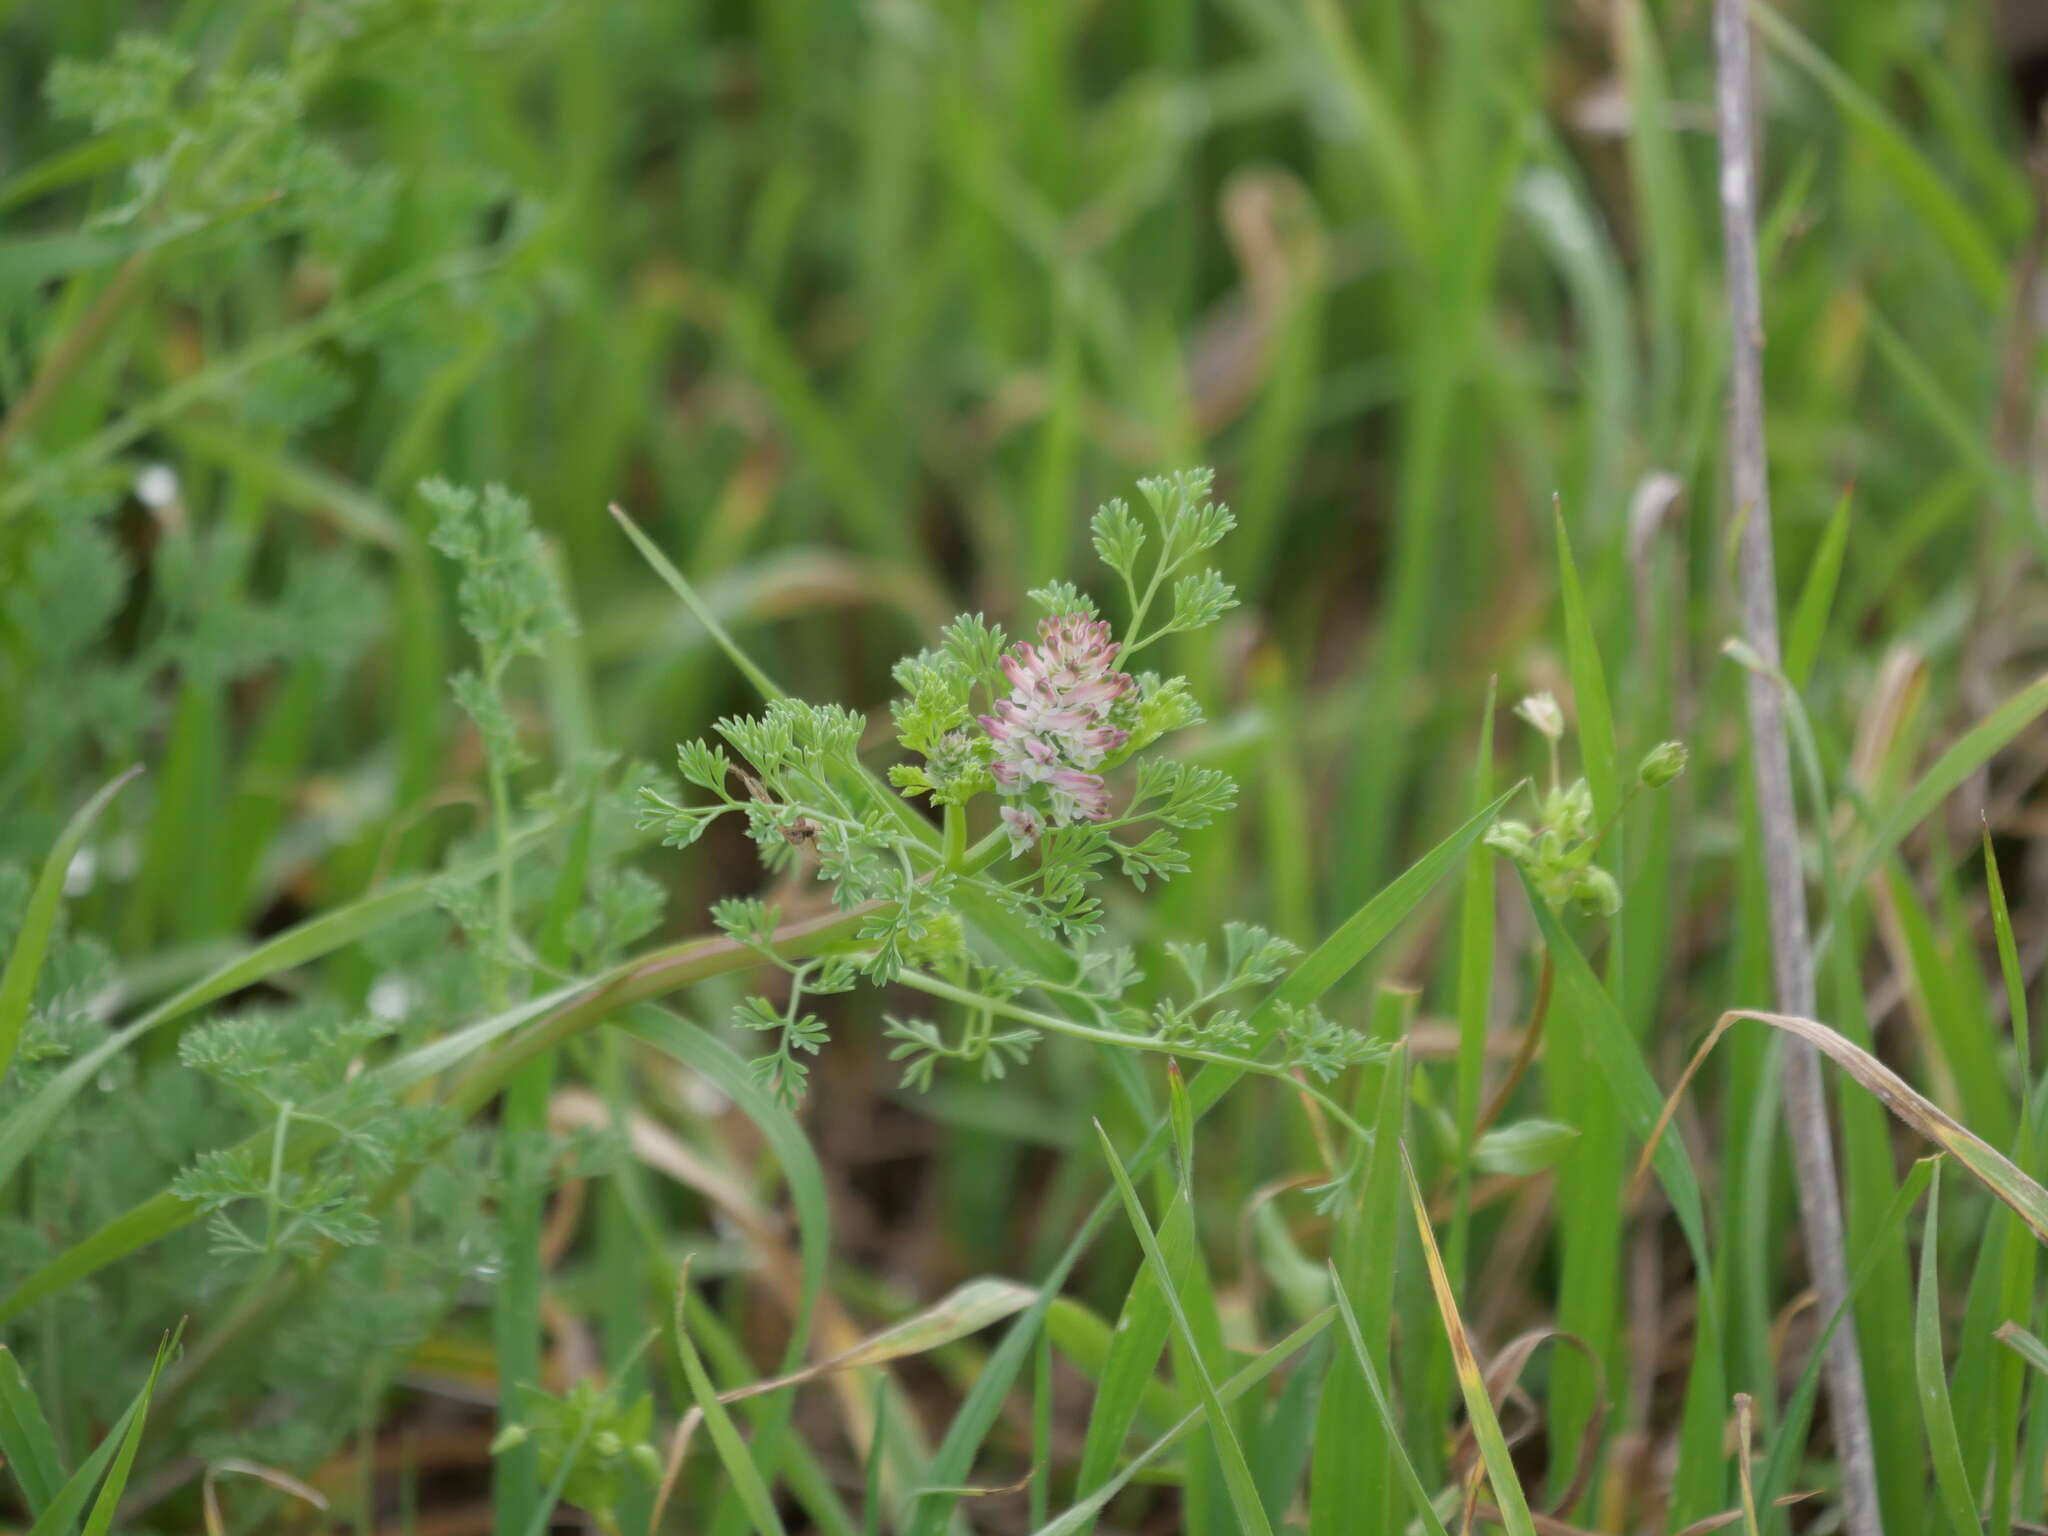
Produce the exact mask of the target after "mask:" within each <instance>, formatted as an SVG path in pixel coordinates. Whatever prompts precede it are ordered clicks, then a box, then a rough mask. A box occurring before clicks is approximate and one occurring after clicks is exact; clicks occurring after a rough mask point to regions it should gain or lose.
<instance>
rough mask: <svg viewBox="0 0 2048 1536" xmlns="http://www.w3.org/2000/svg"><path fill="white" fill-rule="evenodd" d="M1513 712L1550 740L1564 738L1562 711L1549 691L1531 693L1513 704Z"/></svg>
mask: <svg viewBox="0 0 2048 1536" xmlns="http://www.w3.org/2000/svg"><path fill="white" fill-rule="evenodd" d="M1515 713H1516V714H1517V715H1519V716H1520V717H1521V718H1522V719H1523V720H1524V721H1526V722H1527V723H1528V724H1530V725H1531V726H1533V727H1535V728H1536V730H1537V731H1538V732H1540V733H1541V734H1543V735H1545V736H1547V737H1549V738H1550V739H1551V740H1552V741H1561V740H1563V739H1564V711H1563V710H1562V709H1560V708H1559V707H1558V703H1557V698H1556V696H1555V695H1554V694H1550V693H1532V694H1530V695H1529V697H1527V698H1526V699H1524V700H1522V702H1521V703H1519V704H1517V705H1516V706H1515Z"/></svg>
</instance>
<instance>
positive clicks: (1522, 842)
mask: <svg viewBox="0 0 2048 1536" xmlns="http://www.w3.org/2000/svg"><path fill="white" fill-rule="evenodd" d="M1535 835H1536V834H1535V833H1533V832H1531V831H1530V830H1529V827H1528V824H1527V823H1526V822H1520V821H1497V822H1495V823H1494V824H1493V825H1492V826H1490V827H1488V828H1487V829H1486V846H1487V847H1489V848H1491V849H1492V850H1493V851H1494V852H1495V853H1504V854H1506V855H1507V856H1508V857H1509V858H1511V859H1516V860H1521V859H1526V858H1528V857H1529V853H1530V849H1531V847H1532V845H1533V843H1534V839H1535Z"/></svg>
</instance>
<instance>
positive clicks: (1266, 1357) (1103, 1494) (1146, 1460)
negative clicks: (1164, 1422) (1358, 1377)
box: [1032, 1307, 1337, 1536]
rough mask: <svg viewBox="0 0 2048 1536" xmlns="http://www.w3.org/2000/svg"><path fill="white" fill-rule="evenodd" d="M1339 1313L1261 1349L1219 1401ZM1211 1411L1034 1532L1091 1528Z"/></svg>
mask: <svg viewBox="0 0 2048 1536" xmlns="http://www.w3.org/2000/svg"><path fill="white" fill-rule="evenodd" d="M1336 1315H1337V1309H1336V1308H1335V1307H1325V1308H1323V1310H1322V1311H1320V1312H1318V1313H1316V1315H1315V1316H1313V1317H1311V1318H1309V1319H1308V1320H1307V1321H1306V1322H1304V1323H1303V1324H1302V1325H1301V1326H1300V1327H1299V1328H1296V1329H1295V1330H1294V1331H1293V1332H1292V1333H1290V1334H1288V1335H1287V1337H1286V1338H1284V1339H1282V1340H1281V1341H1280V1342H1279V1343H1277V1344H1275V1345H1274V1346H1273V1347H1272V1348H1271V1349H1268V1350H1266V1351H1264V1352H1263V1353H1261V1354H1260V1355H1259V1356H1258V1358H1256V1359H1255V1360H1253V1361H1252V1362H1251V1363H1250V1364H1249V1365H1246V1366H1245V1367H1244V1368H1243V1369H1242V1370H1240V1371H1238V1372H1236V1373H1235V1374H1234V1375H1232V1376H1231V1377H1230V1379H1229V1380H1227V1381H1225V1382H1223V1383H1221V1384H1220V1385H1218V1387H1217V1388H1216V1397H1217V1399H1218V1401H1220V1402H1221V1403H1222V1404H1223V1405H1224V1406H1225V1407H1226V1408H1227V1407H1229V1406H1230V1405H1231V1404H1232V1403H1234V1402H1236V1401H1237V1400H1238V1399H1239V1398H1241V1397H1243V1396H1244V1395H1245V1393H1247V1392H1249V1391H1250V1390H1251V1389H1252V1388H1253V1387H1255V1386H1257V1385H1258V1384H1259V1383H1260V1382H1262V1381H1264V1380H1265V1379H1266V1378H1267V1377H1268V1376H1270V1375H1272V1374H1273V1372H1274V1371H1276V1370H1278V1369H1279V1368H1280V1367H1281V1366H1282V1365H1284V1364H1285V1363H1286V1362H1287V1361H1288V1360H1290V1359H1292V1358H1293V1357H1294V1356H1295V1355H1296V1354H1298V1353H1300V1352H1301V1351H1302V1350H1303V1349H1305V1348H1307V1347H1308V1346H1309V1345H1310V1344H1311V1343H1313V1342H1314V1341H1315V1340H1316V1338H1317V1337H1318V1336H1320V1335H1321V1334H1322V1332H1323V1330H1324V1329H1326V1328H1328V1327H1329V1326H1330V1323H1331V1321H1332V1319H1334V1318H1335V1317H1336ZM1208 1414H1209V1409H1208V1406H1207V1405H1206V1404H1203V1405H1201V1406H1198V1407H1196V1408H1193V1409H1190V1410H1189V1411H1188V1412H1187V1413H1185V1414H1183V1415H1182V1416H1181V1417H1180V1419H1179V1420H1178V1421H1177V1422H1176V1423H1175V1424H1174V1426H1173V1427H1172V1428H1171V1429H1169V1430H1167V1432H1166V1433H1165V1434H1163V1435H1161V1436H1160V1437H1159V1438H1158V1439H1157V1440H1155V1441H1153V1442H1152V1444H1150V1445H1148V1446H1147V1447H1146V1448H1145V1449H1144V1450H1142V1451H1140V1452H1139V1453H1138V1454H1137V1455H1136V1456H1134V1457H1132V1458H1131V1460H1130V1462H1129V1463H1128V1464H1127V1465H1126V1466H1125V1467H1124V1469H1123V1470H1122V1471H1121V1472H1119V1473H1117V1475H1116V1476H1115V1477H1113V1478H1111V1479H1110V1480H1109V1482H1107V1483H1105V1484H1104V1485H1103V1486H1102V1487H1100V1488H1098V1489H1096V1490H1095V1491H1094V1492H1093V1493H1091V1494H1089V1495H1088V1496H1087V1497H1086V1498H1084V1499H1082V1500H1081V1501H1080V1502H1079V1503H1078V1504H1075V1505H1074V1506H1073V1507H1072V1508H1070V1509H1067V1510H1065V1511H1063V1512H1062V1513H1060V1514H1059V1515H1056V1516H1055V1517H1054V1518H1053V1519H1052V1521H1051V1522H1050V1523H1049V1524H1047V1525H1045V1526H1042V1527H1041V1528H1040V1529H1039V1530H1037V1531H1035V1532H1033V1533H1032V1536H1078V1533H1079V1532H1081V1531H1084V1530H1088V1529H1091V1528H1092V1527H1093V1525H1094V1523H1095V1520H1096V1518H1097V1517H1098V1516H1100V1515H1101V1513H1102V1509H1103V1506H1104V1505H1106V1504H1108V1503H1109V1501H1110V1500H1111V1499H1113V1498H1115V1497H1116V1496H1117V1495H1118V1494H1119V1493H1122V1492H1123V1491H1124V1489H1126V1488H1128V1487H1129V1486H1130V1485H1131V1483H1132V1482H1133V1481H1135V1480H1136V1478H1137V1476H1138V1474H1139V1473H1140V1472H1142V1471H1144V1470H1145V1468H1147V1467H1149V1466H1150V1465H1152V1463H1153V1462H1155V1461H1157V1460H1158V1459H1159V1458H1160V1457H1162V1456H1164V1455H1165V1454H1166V1453H1167V1452H1168V1451H1170V1450H1172V1449H1173V1448H1174V1446H1176V1445H1178V1444H1179V1443H1180V1442H1181V1441H1182V1440H1184V1439H1186V1438H1187V1436H1189V1435H1191V1434H1193V1433H1194V1432H1195V1430H1197V1429H1198V1428H1200V1427H1201V1426H1202V1425H1203V1424H1204V1423H1206V1422H1207V1420H1208Z"/></svg>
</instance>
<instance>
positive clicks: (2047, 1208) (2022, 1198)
mask: <svg viewBox="0 0 2048 1536" xmlns="http://www.w3.org/2000/svg"><path fill="white" fill-rule="evenodd" d="M1743 1019H1754V1020H1755V1021H1756V1022H1757V1023H1759V1024H1768V1025H1770V1026H1771V1028H1773V1029H1776V1030H1782V1031H1783V1032H1784V1033H1786V1034H1788V1035H1791V1036H1792V1037H1793V1038H1794V1039H1796V1040H1800V1041H1803V1042H1804V1043H1805V1044H1807V1045H1810V1046H1813V1047H1814V1048H1815V1049H1816V1050H1818V1051H1819V1052H1820V1053H1821V1054H1822V1055H1824V1056H1826V1057H1827V1058H1828V1059H1829V1060H1830V1061H1832V1062H1834V1063H1835V1065H1836V1066H1838V1067H1840V1068H1841V1069H1842V1070H1843V1071H1844V1072H1846V1073H1848V1074H1849V1077H1850V1079H1851V1080H1852V1081H1853V1082H1854V1083H1855V1084H1856V1086H1857V1087H1859V1088H1861V1089H1862V1090H1863V1091H1864V1092H1865V1093H1868V1094H1869V1095H1870V1096H1871V1097H1873V1098H1874V1099H1876V1100H1877V1102H1878V1103H1880V1104H1882V1105H1883V1106H1884V1107H1885V1108H1886V1109H1888V1110H1890V1111H1891V1112H1892V1113H1893V1114H1894V1115H1895V1116H1897V1117H1898V1118H1899V1119H1900V1120H1901V1121H1902V1122H1904V1123H1905V1125H1906V1126H1907V1127H1908V1128H1909V1129H1911V1130H1913V1131H1915V1132H1917V1133H1918V1134H1919V1135H1921V1136H1923V1137H1925V1138H1926V1139H1927V1140H1928V1141H1931V1142H1933V1143H1934V1145H1935V1146H1937V1147H1939V1148H1940V1149H1941V1150H1942V1151H1944V1152H1946V1153H1948V1154H1949V1155H1950V1156H1952V1157H1953V1158H1955V1160H1956V1161H1957V1162H1959V1163H1961V1164H1962V1165H1963V1166H1964V1167H1965V1168H1967V1169H1969V1171H1970V1172H1971V1173H1972V1174H1973V1175H1975V1176H1976V1178H1977V1180H1978V1181H1979V1182H1980V1183H1982V1184H1983V1185H1984V1187H1985V1188H1986V1189H1988V1190H1990V1191H1991V1193H1993V1194H1994V1195H1996V1196H1998V1198H1999V1199H2001V1200H2003V1201H2004V1202H2005V1203H2006V1204H2007V1205H2009V1206H2010V1207H2012V1209H2013V1211H2014V1212H2015V1213H2016V1214H2017V1215H2018V1216H2019V1218H2020V1220H2022V1221H2024V1222H2025V1223H2026V1224H2027V1225H2028V1226H2030V1227H2032V1228H2033V1229H2034V1235H2035V1236H2036V1237H2037V1238H2039V1239H2041V1240H2042V1241H2043V1242H2048V1189H2043V1188H2042V1187H2041V1186H2040V1185H2039V1184H2037V1183H2035V1182H2034V1181H2033V1180H2032V1179H2031V1178H2029V1177H2027V1175H2026V1174H2024V1173H2022V1172H2021V1171H2020V1169H2019V1168H2018V1167H2017V1166H2016V1165H2015V1164H2014V1163H2013V1161H2012V1160H2011V1159H2010V1158H2008V1157H2007V1156H2005V1154H2004V1153H2002V1152H2000V1151H1999V1150H1998V1149H1997V1148H1996V1147H1994V1146H1992V1145H1991V1144H1990V1143H1989V1142H1987V1141H1985V1140H1984V1139H1983V1138H1982V1137H1981V1136H1978V1135H1977V1134H1976V1133H1975V1132H1973V1131H1971V1130H1970V1129H1969V1128H1968V1127H1967V1126H1965V1125H1963V1124H1962V1123H1961V1122H1960V1121H1958V1120H1957V1119H1956V1118H1955V1117H1954V1116H1952V1115H1950V1114H1949V1113H1948V1112H1947V1111H1946V1110H1944V1109H1943V1108H1942V1107H1941V1106H1940V1105H1939V1104H1936V1103H1935V1102H1934V1101H1933V1100H1932V1099H1930V1098H1928V1097H1927V1096H1926V1095H1925V1094H1923V1093H1921V1092H1920V1091H1919V1090H1918V1089H1916V1088H1914V1087H1913V1086H1912V1085H1911V1084H1910V1083H1908V1082H1907V1081H1906V1080H1905V1079H1904V1078H1902V1077H1900V1076H1899V1074H1898V1073H1896V1072H1894V1071H1893V1070H1892V1069H1891V1068H1890V1067H1888V1066H1886V1065H1885V1064H1884V1063H1883V1062H1881V1061H1879V1060H1878V1059H1877V1058H1876V1057H1875V1056H1873V1055H1871V1054H1870V1052H1868V1051H1866V1050H1864V1049H1863V1048H1862V1047H1861V1046H1859V1045H1857V1044H1856V1043H1855V1042H1853V1041H1851V1040H1848V1039H1846V1038H1844V1037H1843V1036H1841V1035H1838V1034H1837V1033H1835V1031H1833V1030H1832V1029H1829V1028H1828V1027H1827V1025H1825V1024H1822V1023H1819V1022H1817V1021H1815V1020H1813V1019H1803V1018H1799V1017H1797V1016H1796V1015H1793V1014H1789V1013H1765V1012H1762V1011H1761V1010H1757V1009H1749V1008H1736V1009H1731V1010H1730V1011H1729V1012H1727V1013H1724V1014H1722V1015H1721V1017H1720V1018H1719V1019H1718V1020H1717V1021H1716V1022H1715V1024H1714V1027H1713V1029H1712V1030H1711V1031H1709V1032H1708V1034H1707V1038H1706V1039H1705V1040H1704V1041H1702V1042H1701V1043H1700V1048H1699V1050H1698V1051H1696V1052H1695V1053H1694V1054H1693V1058H1692V1061H1691V1062H1690V1063H1689V1064H1688V1065H1687V1066H1686V1069H1685V1073H1684V1075H1683V1076H1681V1077H1680V1078H1679V1080H1678V1086H1677V1087H1676V1088H1674V1089H1672V1091H1671V1096H1670V1097H1669V1098H1668V1099H1666V1100H1665V1101H1664V1112H1663V1114H1661V1115H1660V1116H1658V1118H1657V1126H1656V1129H1655V1130H1654V1131H1652V1132H1651V1133H1650V1139H1649V1142H1648V1144H1647V1145H1646V1146H1645V1148H1644V1150H1643V1156H1642V1159H1641V1161H1639V1162H1638V1163H1637V1165H1636V1173H1635V1180H1636V1182H1637V1183H1638V1184H1639V1183H1640V1182H1641V1181H1642V1179H1643V1176H1644V1174H1645V1172H1646V1171H1647V1170H1648V1168H1649V1159H1650V1153H1651V1151H1652V1150H1654V1149H1655V1147H1656V1145H1657V1142H1658V1140H1659V1138H1661V1137H1662V1136H1663V1134H1664V1131H1665V1129H1666V1127H1668V1126H1669V1125H1670V1123H1671V1117H1672V1115H1673V1114H1674V1113H1675V1112H1676V1110H1677V1107H1678V1101H1679V1099H1680V1098H1682V1097H1683V1096H1684V1094H1685V1090H1686V1088H1687V1086H1688V1085H1689V1084H1690V1083H1691V1082H1692V1079H1693V1074H1694V1073H1696V1072H1697V1071H1699V1069H1700V1064H1701V1063H1702V1062H1704V1061H1705V1060H1706V1059H1707V1054H1708V1053H1709V1052H1710V1051H1712V1050H1713V1048H1714V1046H1715V1045H1716V1044H1717V1043H1718V1042H1719V1041H1720V1039H1721V1037H1722V1036H1723V1035H1725V1034H1726V1033H1727V1032H1728V1030H1729V1028H1730V1027H1731V1026H1733V1025H1734V1024H1736V1023H1738V1022H1739V1021H1741V1020H1743Z"/></svg>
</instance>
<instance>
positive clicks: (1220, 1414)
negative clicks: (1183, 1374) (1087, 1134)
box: [1095, 1123, 1273, 1536]
mask: <svg viewBox="0 0 2048 1536" xmlns="http://www.w3.org/2000/svg"><path fill="white" fill-rule="evenodd" d="M1095 1130H1096V1134H1097V1135H1098V1136H1099V1137H1101V1139H1102V1151H1103V1155H1104V1157H1106V1158H1107V1159H1108V1161H1109V1171H1110V1174H1111V1176H1112V1177H1113V1178H1115V1180H1116V1188H1117V1194H1118V1195H1119V1196H1120V1197H1121V1198H1122V1200H1123V1206H1124V1214H1125V1215H1126V1216H1127V1217H1129V1218H1130V1222H1131V1230H1132V1231H1133V1232H1135V1233H1136V1234H1137V1238H1138V1244H1139V1246H1140V1247H1142V1248H1143V1249H1144V1250H1145V1261H1146V1263H1148V1264H1149V1265H1151V1266H1152V1268H1153V1269H1154V1271H1155V1272H1156V1273H1157V1275H1158V1277H1159V1290H1160V1294H1161V1295H1162V1296H1163V1297H1164V1298H1165V1301H1166V1305H1167V1308H1168V1310H1169V1311H1170V1312H1171V1313H1172V1315H1173V1324H1174V1328H1175V1331H1176V1332H1178V1334H1179V1335H1180V1338H1181V1342H1182V1344H1183V1345H1185V1347H1186V1349H1187V1352H1188V1357H1189V1361H1188V1363H1189V1369H1190V1371H1191V1373H1192V1374H1193V1376H1194V1378H1195V1384H1196V1386H1197V1388H1198V1389H1199V1390H1200V1392H1201V1398H1202V1406H1203V1408H1204V1409H1205V1410H1206V1411H1207V1413H1208V1417H1209V1433H1210V1435H1211V1437H1212V1438H1213V1439H1214V1441H1215V1445H1216V1454H1217V1457H1218V1459H1219V1460H1220V1461H1221V1462H1222V1464H1223V1481H1224V1485H1225V1487H1226V1488H1228V1490H1229V1492H1230V1505H1231V1508H1232V1509H1233V1510H1235V1511H1236V1513H1237V1518H1238V1522H1239V1524H1240V1525H1241V1526H1242V1528H1243V1529H1244V1530H1245V1531H1246V1532H1247V1533H1249V1536H1272V1531H1273V1526H1272V1522H1271V1521H1269V1520H1268V1519H1267V1518H1266V1506H1265V1505H1264V1504H1263V1503H1261V1502H1260V1500H1259V1490H1258V1485H1257V1483H1255V1482H1254V1481H1253V1479H1252V1470H1251V1466H1250V1464H1249V1463H1247V1462H1246V1460H1245V1454H1244V1446H1243V1445H1242V1444H1240V1443H1239V1441H1238V1438H1237V1429H1236V1426H1234V1425H1233V1424H1232V1423H1231V1421H1230V1416H1229V1415H1228V1414H1227V1413H1225V1412H1224V1411H1223V1402H1222V1400H1221V1398H1219V1397H1218V1396H1217V1393H1216V1383H1215V1381H1214V1380H1213V1379H1212V1378H1211V1377H1210V1374H1209V1368H1208V1366H1207V1364H1206V1363H1205V1362H1204V1360H1203V1358H1202V1348H1201V1344H1200V1341H1199V1340H1198V1338H1197V1337H1196V1334H1195V1330H1194V1326H1193V1324H1192V1323H1191V1322H1190V1321H1189V1319H1188V1314H1187V1310H1186V1308H1185V1307H1183V1306H1182V1304H1181V1298H1180V1292H1179V1290H1178V1289H1177V1288H1176V1286H1175V1284H1174V1280H1173V1272H1172V1270H1171V1269H1170V1268H1169V1267H1168V1265H1167V1262H1166V1254H1165V1253H1164V1252H1163V1251H1162V1250H1161V1248H1160V1246H1159V1239H1158V1237H1157V1236H1156V1235H1155V1234H1154V1233H1153V1231H1152V1223H1151V1222H1150V1221H1148V1220H1147V1219H1146V1217H1145V1208H1144V1206H1143V1205H1142V1204H1141V1203H1140V1202H1139V1200H1138V1191H1137V1188H1136V1187H1135V1186H1134V1185H1133V1184H1132V1183H1131V1176H1130V1174H1129V1173H1128V1172H1127V1171H1126V1170H1125V1168H1124V1164H1123V1159H1122V1158H1120V1157H1118V1156H1117V1155H1116V1146H1115V1144H1114V1143H1113V1142H1111V1141H1110V1139H1109V1133H1108V1132H1107V1131H1105V1130H1103V1128H1102V1127H1101V1125H1100V1124H1099V1123H1098V1124H1097V1126H1096V1128H1095Z"/></svg>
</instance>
